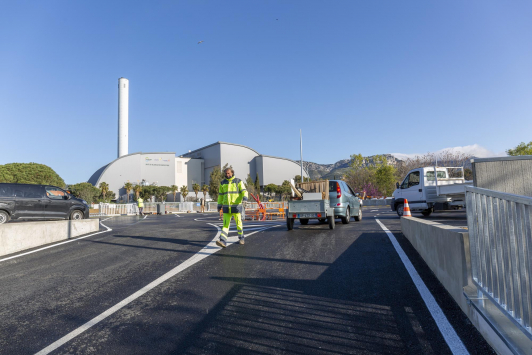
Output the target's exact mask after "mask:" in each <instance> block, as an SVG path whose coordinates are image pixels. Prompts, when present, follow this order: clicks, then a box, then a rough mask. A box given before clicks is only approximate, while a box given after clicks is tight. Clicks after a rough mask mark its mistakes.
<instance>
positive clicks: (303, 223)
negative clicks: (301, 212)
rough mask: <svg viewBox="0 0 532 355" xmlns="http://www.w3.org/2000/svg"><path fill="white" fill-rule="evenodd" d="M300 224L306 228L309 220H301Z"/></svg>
mask: <svg viewBox="0 0 532 355" xmlns="http://www.w3.org/2000/svg"><path fill="white" fill-rule="evenodd" d="M299 223H301V224H302V225H304V226H306V225H307V224H308V218H300V219H299Z"/></svg>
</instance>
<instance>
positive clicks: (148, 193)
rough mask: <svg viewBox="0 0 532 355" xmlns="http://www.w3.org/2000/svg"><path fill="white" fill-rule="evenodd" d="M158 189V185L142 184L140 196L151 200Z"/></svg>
mask: <svg viewBox="0 0 532 355" xmlns="http://www.w3.org/2000/svg"><path fill="white" fill-rule="evenodd" d="M156 189H157V187H156V186H142V191H141V192H140V196H141V197H142V199H143V200H145V201H148V200H151V197H152V196H155V195H156V194H157V193H156Z"/></svg>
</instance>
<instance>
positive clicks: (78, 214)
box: [70, 210, 83, 220]
mask: <svg viewBox="0 0 532 355" xmlns="http://www.w3.org/2000/svg"><path fill="white" fill-rule="evenodd" d="M70 219H72V220H78V219H83V212H81V211H78V210H76V211H74V212H72V213H71V214H70Z"/></svg>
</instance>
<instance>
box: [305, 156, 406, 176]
mask: <svg viewBox="0 0 532 355" xmlns="http://www.w3.org/2000/svg"><path fill="white" fill-rule="evenodd" d="M383 155H384V156H385V157H386V159H387V160H388V164H390V165H394V166H395V165H396V164H397V163H399V162H400V161H401V160H400V159H397V158H396V157H395V156H393V155H392V154H383ZM373 157H374V155H373V156H370V157H367V158H365V159H364V162H363V164H362V165H363V166H368V165H375V162H374V161H373ZM350 161H351V159H342V160H338V161H337V162H336V163H334V164H318V163H313V162H310V161H303V166H304V167H305V169H306V170H307V172H308V173H309V175H310V178H311V179H312V180H322V179H323V180H326V179H328V180H334V179H335V178H336V179H339V178H340V177H341V176H343V175H344V174H345V173H347V171H348V170H349V162H350Z"/></svg>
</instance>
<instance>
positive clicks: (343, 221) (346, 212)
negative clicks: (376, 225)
mask: <svg viewBox="0 0 532 355" xmlns="http://www.w3.org/2000/svg"><path fill="white" fill-rule="evenodd" d="M350 213H351V211H350V210H349V206H347V208H346V209H345V217H340V219H341V220H342V223H343V224H349V220H350V219H351V215H350Z"/></svg>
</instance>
